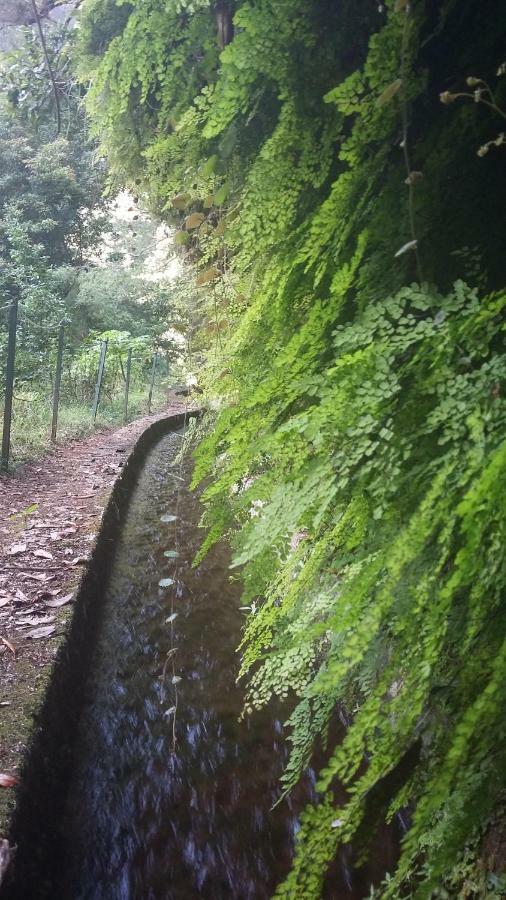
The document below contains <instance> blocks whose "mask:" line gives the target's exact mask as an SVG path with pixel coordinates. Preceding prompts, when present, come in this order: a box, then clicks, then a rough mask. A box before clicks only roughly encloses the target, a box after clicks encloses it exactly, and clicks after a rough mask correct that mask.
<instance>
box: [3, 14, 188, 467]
mask: <svg viewBox="0 0 506 900" xmlns="http://www.w3.org/2000/svg"><path fill="white" fill-rule="evenodd" d="M44 31H45V47H46V50H47V53H48V58H49V60H50V65H51V71H52V74H53V77H54V79H55V85H56V88H57V97H58V105H59V113H60V115H59V119H60V124H61V129H60V133H59V134H58V133H56V131H57V129H56V121H57V118H58V116H57V106H56V98H55V93H54V87H53V85H52V82H51V79H50V77H49V74H48V71H47V64H46V60H45V57H44V53H43V49H42V47H41V42H40V36H39V34H38V31H37V29H36V28H30V27H26V28H24V29H22V31H21V32H20V33H18V36H17V40H16V41H15V42H14V43H15V48H13V49H11V50H9V51H8V52H5V53H2V54H1V55H0V74H1V76H2V82H3V85H2V86H3V89H2V91H1V92H0V372H1V375H0V379H1V380H3V375H4V372H5V355H6V346H7V321H8V306H9V302H10V301H11V300H12V299H14V298H15V299H17V301H18V325H17V347H16V361H15V374H16V382H15V391H14V420H13V433H12V436H11V444H12V453H13V459H14V462H15V461H18V460H20V459H24V458H26V457H27V456H30V455H33V454H34V453H37V452H40V451H41V450H42V449H43V448H44V446H45V445H46V444H47V441H48V439H49V424H50V421H51V398H52V389H53V379H54V373H55V361H56V346H57V341H58V331H59V324H60V322H62V321H64V322H65V325H66V331H65V353H64V366H63V382H62V391H61V400H62V408H61V411H60V429H59V431H60V433H61V434H62V435H63V436H66V435H68V434H72V433H75V434H77V433H81V432H83V431H86V430H89V429H90V428H91V427H92V426H93V420H92V417H91V403H92V398H93V394H94V389H95V383H96V376H97V368H98V359H99V353H100V339H104V338H107V339H108V340H109V345H108V360H107V365H106V369H105V379H104V384H103V389H102V395H101V397H102V406H101V410H100V412H101V417H100V418H99V422H101V421H104V420H105V421H111V420H113V421H116V422H118V421H122V420H123V415H124V401H123V397H124V385H125V365H126V358H127V352H128V349H131V350H132V351H133V354H134V355H133V366H132V373H131V391H132V393H131V397H130V404H129V409H130V416H131V417H132V416H135V415H136V414H139V412H145V411H146V409H147V396H148V389H149V379H150V370H151V365H152V354H153V351H154V350H155V349H157V350H158V351H159V354H160V355H159V362H158V378H157V389H156V390H155V399H154V402H155V405H160V402H162V403H163V402H164V401H165V399H166V391H165V390H163V389H162V384H161V377H162V376H166V375H167V374H168V373H169V372H170V374H171V379H172V380H176V381H177V380H179V379H180V378H181V373H180V367H181V366H180V364H181V358H182V354H181V348H182V343H183V344H184V333H185V332H186V328H187V310H186V309H185V308H184V304H183V303H182V302H181V297H182V295H185V287H184V285H182V286H181V285H180V284H178V285H177V286H175V285H174V283H172V282H171V281H170V278H169V273H168V271H167V272H165V270H164V269H165V268H167V266H166V265H165V263H164V265H161V260H160V259H159V258H157V257H156V251H157V248H158V246H159V245H160V244H162V245H163V242H164V241H165V244H166V243H167V230H166V229H165V228H164V229H163V231H162V233H161V234H160V229H159V222H158V221H156V220H154V219H153V218H152V217H151V216H149V215H147V214H146V213H145V211H143V209H142V208H141V207H140V205H139V202H138V201H139V198H138V197H135V198H134V197H133V196H132V195H130V196H126V195H121V196H120V197H117V198H113V199H108V200H106V199H105V198H104V189H105V184H106V182H105V178H106V171H107V170H106V164H105V161H104V160H103V159H100V158H99V157H98V155H97V152H96V143H95V142H94V141H93V140H92V139H91V138H90V137H89V135H88V133H87V127H86V117H85V111H84V106H83V101H82V88H81V87H80V85H79V83H78V82H77V80H76V78H75V76H74V74H73V71H72V68H71V65H70V60H71V51H72V46H73V42H74V36H75V35H74V32H73V31H72V29H71V28H70V27H69V25H68V23H67V24H63V25H59V24H57V23H46V24H45V25H44ZM162 262H164V261H163V260H162ZM158 385H159V387H158ZM165 385H166V382H164V387H165ZM2 388H3V385H2V383H1V381H0V396H1V397H2V398H3V390H2ZM102 413H103V416H102Z"/></svg>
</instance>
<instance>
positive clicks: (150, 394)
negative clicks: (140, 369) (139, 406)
mask: <svg viewBox="0 0 506 900" xmlns="http://www.w3.org/2000/svg"><path fill="white" fill-rule="evenodd" d="M157 357H158V353H153V368H152V369H151V384H150V385H149V396H148V416H149V415H150V414H151V401H152V399H153V386H154V383H155V372H156V360H157Z"/></svg>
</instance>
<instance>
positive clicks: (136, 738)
mask: <svg viewBox="0 0 506 900" xmlns="http://www.w3.org/2000/svg"><path fill="white" fill-rule="evenodd" d="M181 442H182V436H181V434H180V433H172V434H169V435H167V436H166V437H164V438H162V439H161V440H160V441H159V443H158V444H157V445H156V446H155V447H154V448H153V449H152V450H151V452H150V454H149V455H148V457H147V459H146V463H145V465H144V468H143V471H142V473H141V475H140V477H139V480H138V484H137V486H136V488H135V489H134V492H133V496H132V499H131V502H130V506H129V511H128V514H127V518H126V522H125V526H124V528H123V531H122V535H121V538H120V541H119V542H118V544H117V546H116V550H115V556H114V561H113V566H112V574H111V578H110V581H109V583H108V585H107V588H106V597H105V609H104V619H103V623H102V626H101V634H100V638H99V641H98V644H97V647H96V650H95V656H94V662H93V675H92V678H91V681H90V684H89V686H88V691H87V698H88V699H87V704H86V706H85V709H84V711H83V714H82V718H81V724H80V734H79V739H78V742H77V748H76V751H75V764H74V776H73V783H72V784H71V786H70V789H69V792H68V795H67V804H66V813H65V816H64V823H63V826H64V827H63V829H62V831H63V834H64V836H65V837H64V841H63V843H64V845H63V846H62V847H61V848H60V850H61V855H60V859H61V865H60V867H59V871H58V873H57V875H55V876H53V887H52V889H51V896H52V898H54V900H162V898H163V900H193V898H204V900H263V898H268V897H271V896H272V893H273V891H274V889H275V887H276V885H277V884H279V882H280V881H281V880H282V878H283V876H284V875H285V874H286V872H287V871H288V869H289V865H290V860H291V857H292V855H293V846H294V836H295V834H296V831H297V828H298V815H299V813H300V810H301V809H302V808H303V806H304V804H305V802H307V801H308V800H309V799H311V798H312V797H313V784H314V776H313V774H312V773H311V772H308V774H307V776H306V778H305V780H304V782H303V784H302V785H301V786H300V787H299V788H298V789H297V790H296V791H295V792H294V794H293V795H291V796H290V797H289V798H288V799H286V800H285V801H283V802H282V803H281V804H280V805H279V806H277V807H276V808H275V809H274V810H272V805H273V803H274V802H275V800H276V798H277V796H278V793H279V781H278V779H279V776H280V774H281V771H282V768H283V763H284V761H285V759H286V746H285V740H284V735H283V727H282V721H283V720H284V717H285V716H286V710H285V711H284V712H283V713H282V712H279V711H278V713H276V710H273V709H272V708H270V709H269V710H267V711H263V712H262V713H260V714H255V715H253V716H252V717H248V718H246V719H243V720H241V719H240V716H241V709H242V702H243V695H242V690H241V688H240V687H239V686H238V685H237V684H236V672H237V665H238V657H237V652H236V647H237V644H238V642H239V637H240V630H241V625H242V623H243V621H244V612H241V611H240V610H239V606H240V590H239V586H238V585H237V584H236V585H234V584H231V583H230V580H229V575H230V571H229V558H228V555H227V552H226V550H225V549H224V548H223V547H218V548H215V550H214V551H213V552H212V553H211V554H210V555H209V556H208V558H207V559H206V560H205V562H204V563H203V564H202V565H201V566H200V567H199V568H197V569H195V568H192V566H191V562H192V559H193V558H194V556H195V553H196V551H197V549H198V546H199V542H200V540H201V539H202V531H201V530H199V528H198V522H199V518H200V515H201V508H200V505H199V502H198V499H197V498H196V497H195V496H194V495H192V494H191V493H190V492H189V490H188V488H187V472H185V471H184V469H183V468H182V467H181V465H180V463H179V462H178V461H177V459H176V457H177V453H178V450H179V448H180V446H181ZM163 516H165V517H170V516H174V517H175V518H174V519H173V520H171V521H165V522H163V521H162V517H163ZM165 551H177V552H178V554H179V555H178V556H177V557H174V558H168V557H166V556H164V552H165ZM164 577H167V578H171V579H173V582H174V583H173V584H171V585H169V586H168V587H164V588H160V587H159V584H158V583H159V580H160V579H161V578H164ZM175 614H176V615H175ZM178 679H180V680H178ZM174 707H176V710H175V711H174ZM381 852H383V851H382V850H381ZM387 855H388V854H387ZM382 868H384V865H383V864H382V865H381V867H380V871H381V869H382ZM368 874H369V873H368V872H367V871H366V872H365V873H364V872H362V874H359V875H357V874H356V873H354V872H353V871H352V870H351V866H350V863H349V861H348V857H347V856H346V855H342V856H341V858H340V860H339V864H338V865H336V866H335V867H334V869H333V872H332V877H331V879H330V880H328V883H327V887H326V896H327V897H329V898H334V900H340V898H343V900H344V898H359V897H365V896H366V895H368V893H369V887H368V883H369V878H368ZM33 896H34V897H36V896H37V892H36V890H35V889H34V893H33Z"/></svg>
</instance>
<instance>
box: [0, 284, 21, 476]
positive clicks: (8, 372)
mask: <svg viewBox="0 0 506 900" xmlns="http://www.w3.org/2000/svg"><path fill="white" fill-rule="evenodd" d="M17 324H18V298H17V297H14V298H13V299H12V300H11V302H10V306H9V338H8V342H7V365H6V367H5V401H4V424H3V432H2V458H1V462H0V469H1V470H2V472H7V471H8V469H9V455H10V449H11V423H12V397H13V393H14V362H15V358H16V328H17Z"/></svg>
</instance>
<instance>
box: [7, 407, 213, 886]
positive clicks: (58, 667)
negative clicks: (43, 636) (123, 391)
mask: <svg viewBox="0 0 506 900" xmlns="http://www.w3.org/2000/svg"><path fill="white" fill-rule="evenodd" d="M198 415H199V411H198V410H191V411H188V412H187V413H179V414H177V415H173V416H168V417H166V418H162V419H158V420H157V421H156V422H153V424H152V425H150V426H149V427H148V428H147V429H146V430H145V431H144V432H143V433H142V434H141V436H140V437H139V438H138V440H137V442H136V443H135V445H134V447H133V449H132V451H131V453H130V454H129V456H128V458H127V460H126V462H125V466H124V468H123V470H122V472H121V474H120V475H119V476H118V478H117V480H116V482H115V484H114V487H113V489H112V492H111V494H110V497H109V500H108V503H107V505H106V508H105V510H104V514H103V516H102V521H101V524H100V529H99V532H98V536H97V540H96V542H95V546H94V548H93V550H92V553H91V556H90V559H89V562H88V565H87V567H86V569H85V571H84V573H83V577H82V579H81V582H80V584H79V587H78V590H77V594H76V599H75V604H74V614H73V616H72V620H71V623H70V627H69V631H68V633H67V636H66V638H65V639H64V641H63V644H62V646H61V647H60V649H59V652H58V655H57V657H56V660H55V663H54V667H53V672H52V675H51V679H50V682H49V684H48V687H47V691H46V694H45V698H44V701H43V703H42V706H41V709H40V711H39V713H38V715H37V717H36V718H35V721H34V728H33V731H32V735H31V739H30V744H29V748H28V751H27V754H26V757H25V760H24V763H23V767H22V770H21V783H20V787H19V789H18V792H17V798H16V807H15V810H14V813H13V815H12V819H11V824H10V829H9V841H10V843H11V845H13V844H14V845H16V847H17V849H16V853H15V857H14V861H13V862H12V863H11V865H10V867H9V869H8V871H7V873H6V875H5V878H4V880H3V881H2V884H1V886H0V897H1V898H2V900H14V898H16V900H36V898H45V897H51V898H52V900H56V898H53V897H52V893H51V873H53V872H55V871H57V870H58V865H59V862H60V861H61V841H60V840H59V836H60V835H61V829H62V827H63V824H62V823H63V821H64V808H65V797H66V793H67V787H68V783H69V778H70V774H71V771H72V765H73V759H74V747H75V741H76V737H77V728H78V725H79V720H80V715H81V710H82V707H83V704H84V701H85V699H86V689H87V683H88V676H89V673H90V669H91V664H92V659H93V652H94V648H95V643H96V638H97V635H98V633H99V629H100V624H101V620H102V616H101V612H102V606H101V599H102V598H103V596H104V593H105V588H106V585H107V580H108V578H109V575H110V570H111V561H112V559H113V553H112V552H111V550H112V546H113V545H114V543H115V542H116V540H117V539H118V536H119V534H120V532H121V529H122V527H123V523H124V520H125V515H126V512H127V510H128V505H129V502H130V498H131V496H132V493H133V490H134V488H135V485H136V483H137V479H138V476H139V473H140V471H141V469H142V466H143V464H144V460H145V458H146V455H147V453H148V451H149V450H150V449H151V448H152V447H153V446H154V444H156V443H157V441H158V440H159V439H160V438H161V437H163V436H164V435H165V434H168V433H170V432H171V431H176V430H177V429H179V428H181V427H183V425H184V424H185V422H186V421H187V419H188V418H189V417H195V416H198ZM46 872H47V873H48V876H49V877H48V880H47V881H45V880H44V877H43V876H42V873H46ZM58 900H63V898H58Z"/></svg>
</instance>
